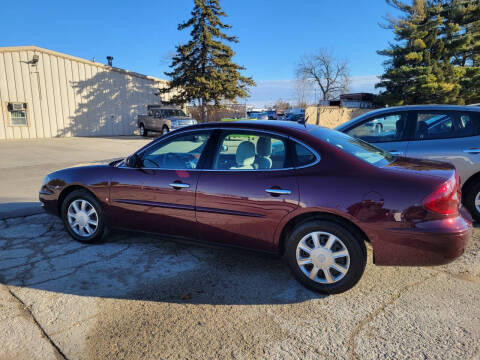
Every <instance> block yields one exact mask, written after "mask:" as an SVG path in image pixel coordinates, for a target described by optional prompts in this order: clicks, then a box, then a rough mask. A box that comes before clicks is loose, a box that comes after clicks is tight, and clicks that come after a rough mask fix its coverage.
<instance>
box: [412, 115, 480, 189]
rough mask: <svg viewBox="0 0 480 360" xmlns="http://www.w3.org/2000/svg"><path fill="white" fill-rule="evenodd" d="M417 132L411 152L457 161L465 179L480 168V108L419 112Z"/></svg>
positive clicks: (419, 155) (424, 156)
mask: <svg viewBox="0 0 480 360" xmlns="http://www.w3.org/2000/svg"><path fill="white" fill-rule="evenodd" d="M414 115H415V135H414V139H413V140H412V141H411V143H410V144H409V146H408V150H407V156H408V157H412V158H420V159H431V160H438V161H445V162H449V163H452V164H453V165H455V167H456V169H457V172H458V173H459V175H460V178H461V179H462V181H466V180H467V179H468V178H469V177H470V176H471V175H473V174H474V173H476V172H478V171H480V117H479V113H477V112H468V111H445V110H439V111H436V110H428V111H427V110H425V111H416V112H415V114H414Z"/></svg>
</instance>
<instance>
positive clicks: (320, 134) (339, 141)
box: [311, 128, 395, 167]
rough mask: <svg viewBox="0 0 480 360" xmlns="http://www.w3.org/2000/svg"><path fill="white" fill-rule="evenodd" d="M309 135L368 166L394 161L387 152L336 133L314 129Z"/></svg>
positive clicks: (383, 164) (393, 157)
mask: <svg viewBox="0 0 480 360" xmlns="http://www.w3.org/2000/svg"><path fill="white" fill-rule="evenodd" d="M311 134H312V135H314V136H315V137H317V138H319V139H320V140H322V141H324V142H327V143H329V144H331V145H333V146H335V147H337V148H339V149H341V150H342V151H344V152H346V153H348V154H350V155H353V156H355V157H356V158H357V159H360V160H362V161H364V162H366V163H368V164H370V165H374V166H377V167H384V166H386V165H388V164H390V163H392V162H393V161H394V160H395V156H393V155H392V154H390V153H389V152H386V151H384V150H382V149H379V148H377V147H376V146H373V145H371V144H369V143H367V142H365V141H363V140H360V139H357V138H353V137H351V136H349V135H347V134H344V133H341V132H338V131H333V130H332V131H325V129H323V130H322V129H321V128H314V129H312V130H311Z"/></svg>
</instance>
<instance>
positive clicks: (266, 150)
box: [257, 136, 272, 156]
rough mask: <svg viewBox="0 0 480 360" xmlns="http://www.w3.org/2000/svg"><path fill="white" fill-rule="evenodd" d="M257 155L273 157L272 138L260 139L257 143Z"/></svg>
mask: <svg viewBox="0 0 480 360" xmlns="http://www.w3.org/2000/svg"><path fill="white" fill-rule="evenodd" d="M257 155H258V156H270V155H272V138H270V137H263V136H262V137H260V138H258V141H257Z"/></svg>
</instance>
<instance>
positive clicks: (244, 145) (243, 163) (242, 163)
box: [230, 141, 255, 170]
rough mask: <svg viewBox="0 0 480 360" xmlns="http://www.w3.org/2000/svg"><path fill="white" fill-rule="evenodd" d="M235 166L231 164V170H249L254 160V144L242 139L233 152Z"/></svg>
mask: <svg viewBox="0 0 480 360" xmlns="http://www.w3.org/2000/svg"><path fill="white" fill-rule="evenodd" d="M235 162H236V163H237V166H232V167H231V168H230V169H232V170H251V169H253V163H254V162H255V145H254V144H253V143H252V142H250V141H243V142H241V143H240V145H238V148H237V152H236V154H235Z"/></svg>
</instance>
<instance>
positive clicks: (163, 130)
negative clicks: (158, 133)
mask: <svg viewBox="0 0 480 360" xmlns="http://www.w3.org/2000/svg"><path fill="white" fill-rule="evenodd" d="M169 132H170V130H169V129H168V126H167V125H164V126H163V128H162V135H165V134H168V133H169Z"/></svg>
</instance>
